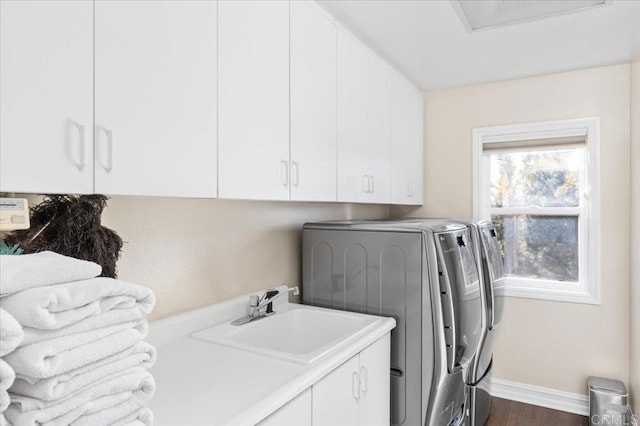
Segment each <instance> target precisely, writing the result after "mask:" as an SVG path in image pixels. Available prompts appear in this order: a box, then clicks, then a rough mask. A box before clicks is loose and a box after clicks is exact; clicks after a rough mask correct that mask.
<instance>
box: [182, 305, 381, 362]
mask: <svg viewBox="0 0 640 426" xmlns="http://www.w3.org/2000/svg"><path fill="white" fill-rule="evenodd" d="M285 306H286V308H285V309H286V310H284V311H283V312H278V313H276V314H275V315H272V316H269V317H266V318H263V319H260V320H257V321H252V322H250V323H248V324H244V325H240V326H233V325H231V324H230V323H223V324H220V325H217V326H215V327H212V328H208V329H206V330H202V331H199V332H197V333H194V334H192V335H191V337H193V338H195V339H199V340H205V341H207V342H212V343H216V344H220V345H223V346H228V347H232V348H237V349H242V350H246V351H251V352H255V353H259V354H263V355H267V356H271V357H274V358H280V359H283V360H288V361H293V362H297V363H301V364H311V363H313V362H315V361H317V360H319V359H320V358H322V357H324V356H325V355H328V354H330V353H333V352H334V351H337V350H339V349H340V348H341V347H343V346H344V345H347V344H349V342H351V341H353V340H354V339H357V338H358V336H360V335H361V334H363V333H365V332H366V330H367V329H368V328H370V327H372V326H373V325H374V324H376V323H377V322H378V321H380V320H382V319H381V318H379V317H374V316H371V315H365V314H357V313H352V312H345V311H336V310H331V309H323V308H316V307H311V306H306V305H299V304H295V303H289V304H287V305H285Z"/></svg>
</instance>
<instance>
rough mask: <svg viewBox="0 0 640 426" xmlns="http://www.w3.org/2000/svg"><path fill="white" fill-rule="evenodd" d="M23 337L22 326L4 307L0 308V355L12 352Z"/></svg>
mask: <svg viewBox="0 0 640 426" xmlns="http://www.w3.org/2000/svg"><path fill="white" fill-rule="evenodd" d="M23 337H24V333H23V331H22V327H21V326H20V324H19V323H18V321H16V319H15V318H14V317H13V316H12V315H11V314H10V313H9V312H7V311H5V310H4V309H0V357H2V356H5V355H6V354H8V353H9V352H13V351H14V350H15V348H17V347H18V345H19V344H20V342H22V339H23Z"/></svg>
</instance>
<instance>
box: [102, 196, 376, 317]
mask: <svg viewBox="0 0 640 426" xmlns="http://www.w3.org/2000/svg"><path fill="white" fill-rule="evenodd" d="M387 214H388V207H387V206H369V205H353V204H335V203H334V204H320V203H286V202H262V201H231V200H198V199H175V198H136V197H114V198H112V199H111V200H110V201H109V206H108V207H107V209H106V210H105V213H104V215H103V224H104V225H105V226H108V227H110V228H112V229H114V230H116V231H117V232H118V233H119V234H120V236H121V237H122V238H123V239H124V240H125V241H126V244H125V246H124V248H123V253H122V258H121V260H120V262H119V263H118V271H119V278H121V279H123V280H129V281H132V282H135V283H139V284H143V285H146V286H148V287H150V288H151V289H153V290H154V292H155V294H156V297H157V300H158V302H157V305H156V308H155V310H154V312H153V314H152V318H154V319H155V318H161V317H164V316H167V315H171V314H176V313H179V312H183V311H188V310H191V309H195V308H198V307H200V306H204V305H208V304H210V303H215V302H220V301H223V300H226V299H230V298H233V297H237V296H240V295H242V294H246V293H250V292H252V291H256V290H259V289H264V288H267V287H273V286H277V285H280V284H289V285H294V284H295V285H301V284H302V283H301V276H302V274H301V272H300V265H301V262H302V260H301V238H302V233H301V229H302V224H303V223H305V222H307V221H319V220H335V219H348V218H360V217H364V218H382V217H386V216H387Z"/></svg>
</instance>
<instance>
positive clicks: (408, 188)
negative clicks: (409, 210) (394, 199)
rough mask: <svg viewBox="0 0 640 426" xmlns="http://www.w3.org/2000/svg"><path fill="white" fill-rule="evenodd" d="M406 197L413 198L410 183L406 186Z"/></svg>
mask: <svg viewBox="0 0 640 426" xmlns="http://www.w3.org/2000/svg"><path fill="white" fill-rule="evenodd" d="M407 197H413V184H412V183H411V182H409V183H408V184H407Z"/></svg>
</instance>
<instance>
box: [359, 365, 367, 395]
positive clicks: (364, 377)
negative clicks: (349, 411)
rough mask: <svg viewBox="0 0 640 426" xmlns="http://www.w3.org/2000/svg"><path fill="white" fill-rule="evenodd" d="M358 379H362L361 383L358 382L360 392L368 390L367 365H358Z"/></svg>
mask: <svg viewBox="0 0 640 426" xmlns="http://www.w3.org/2000/svg"><path fill="white" fill-rule="evenodd" d="M360 380H361V381H362V383H361V384H360V387H361V389H362V392H366V391H368V390H369V369H367V367H365V366H364V365H363V366H362V367H360Z"/></svg>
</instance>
